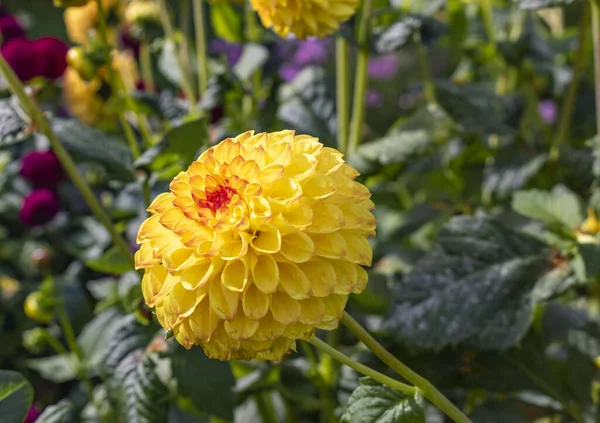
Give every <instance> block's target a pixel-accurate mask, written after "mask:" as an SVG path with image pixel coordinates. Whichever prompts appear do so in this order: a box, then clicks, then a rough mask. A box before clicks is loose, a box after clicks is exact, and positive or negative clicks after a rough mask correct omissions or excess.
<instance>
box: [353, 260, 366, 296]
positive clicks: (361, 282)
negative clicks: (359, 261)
mask: <svg viewBox="0 0 600 423" xmlns="http://www.w3.org/2000/svg"><path fill="white" fill-rule="evenodd" d="M355 268H356V275H357V278H356V286H355V288H354V291H352V292H354V293H355V294H360V293H361V292H363V291H364V290H365V288H366V287H367V281H368V280H369V275H368V273H367V271H366V270H365V269H363V268H362V267H360V266H355Z"/></svg>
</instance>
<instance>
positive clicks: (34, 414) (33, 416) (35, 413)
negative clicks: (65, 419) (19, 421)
mask: <svg viewBox="0 0 600 423" xmlns="http://www.w3.org/2000/svg"><path fill="white" fill-rule="evenodd" d="M41 414H42V413H41V411H40V410H38V408H37V407H36V406H35V405H32V406H31V407H29V411H28V412H27V417H25V421H24V422H23V423H34V422H35V421H36V420H37V418H38V417H39V416H40V415H41Z"/></svg>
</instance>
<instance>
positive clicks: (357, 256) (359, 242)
mask: <svg viewBox="0 0 600 423" xmlns="http://www.w3.org/2000/svg"><path fill="white" fill-rule="evenodd" d="M341 234H342V236H343V237H344V240H345V241H346V246H347V249H346V256H345V258H346V260H348V261H350V262H352V263H356V264H361V265H363V266H370V265H371V261H372V260H373V249H372V248H371V244H369V241H368V240H367V238H366V237H365V236H364V235H361V234H357V233H355V232H351V231H342V232H341Z"/></svg>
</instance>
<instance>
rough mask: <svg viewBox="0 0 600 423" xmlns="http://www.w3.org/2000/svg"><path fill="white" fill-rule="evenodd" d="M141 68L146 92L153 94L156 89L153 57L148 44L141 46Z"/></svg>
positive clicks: (144, 43) (143, 43)
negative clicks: (153, 74)
mask: <svg viewBox="0 0 600 423" xmlns="http://www.w3.org/2000/svg"><path fill="white" fill-rule="evenodd" d="M140 68H141V71H142V81H144V90H146V91H148V92H149V93H153V92H154V91H155V89H156V87H155V86H154V77H153V76H152V55H151V53H150V46H149V45H148V43H147V42H142V43H141V44H140Z"/></svg>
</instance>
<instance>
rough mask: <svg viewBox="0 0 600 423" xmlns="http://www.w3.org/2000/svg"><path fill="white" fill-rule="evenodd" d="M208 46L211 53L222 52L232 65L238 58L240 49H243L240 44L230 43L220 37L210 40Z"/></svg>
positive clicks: (240, 52)
mask: <svg viewBox="0 0 600 423" xmlns="http://www.w3.org/2000/svg"><path fill="white" fill-rule="evenodd" d="M208 47H209V49H210V52H211V54H214V55H220V54H224V55H225V56H226V57H227V61H228V62H229V65H230V66H234V65H235V64H236V63H237V61H238V60H240V57H241V56H242V50H243V49H244V47H243V46H242V45H241V44H236V43H230V42H227V41H225V40H222V39H220V38H215V39H214V40H211V41H210V43H209V46H208Z"/></svg>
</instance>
